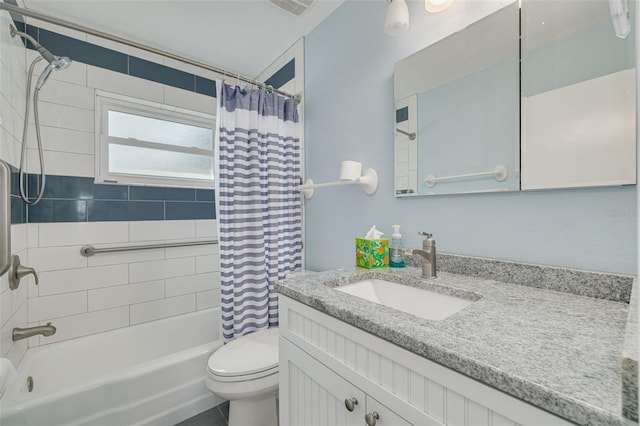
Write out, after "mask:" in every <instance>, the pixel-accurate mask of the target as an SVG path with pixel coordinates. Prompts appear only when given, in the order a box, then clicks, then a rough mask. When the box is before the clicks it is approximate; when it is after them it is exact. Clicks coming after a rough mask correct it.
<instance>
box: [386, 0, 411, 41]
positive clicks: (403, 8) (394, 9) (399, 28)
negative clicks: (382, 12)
mask: <svg viewBox="0 0 640 426" xmlns="http://www.w3.org/2000/svg"><path fill="white" fill-rule="evenodd" d="M387 1H388V2H389V8H388V9H387V14H386V16H385V17H384V32H385V33H387V34H389V35H390V36H397V35H399V34H401V33H403V32H405V31H406V30H407V29H408V28H409V8H408V7H407V3H405V1H404V0H387Z"/></svg>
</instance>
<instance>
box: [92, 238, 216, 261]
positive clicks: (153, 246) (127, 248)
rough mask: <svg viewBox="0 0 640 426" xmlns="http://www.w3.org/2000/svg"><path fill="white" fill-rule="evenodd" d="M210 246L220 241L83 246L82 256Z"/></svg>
mask: <svg viewBox="0 0 640 426" xmlns="http://www.w3.org/2000/svg"><path fill="white" fill-rule="evenodd" d="M209 244H218V240H202V241H185V242H179V243H178V242H176V243H158V244H144V245H139V246H120V247H105V248H95V247H94V246H92V245H86V246H83V247H82V248H81V249H80V254H81V255H83V256H84V257H91V256H93V255H94V254H99V253H113V252H116V251H133V250H150V249H158V248H172V247H190V246H204V245H209Z"/></svg>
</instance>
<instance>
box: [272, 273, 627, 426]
mask: <svg viewBox="0 0 640 426" xmlns="http://www.w3.org/2000/svg"><path fill="white" fill-rule="evenodd" d="M439 274H440V275H441V277H440V278H438V279H437V280H432V281H428V282H425V281H424V280H420V278H418V277H419V270H418V268H406V271H402V272H401V273H399V274H396V273H394V272H389V270H386V271H368V270H362V269H357V268H348V269H343V270H337V271H331V272H327V273H320V274H315V275H309V276H308V277H306V278H305V277H304V276H297V277H295V278H289V279H287V280H285V281H283V282H282V283H280V284H279V289H280V293H281V294H280V302H279V303H280V305H279V306H280V334H281V336H280V424H281V425H282V426H303V425H304V426H306V425H374V424H375V425H379V426H383V425H393V426H403V425H469V426H477V425H545V426H547V425H549V426H552V425H569V424H601V425H605V424H611V425H627V424H634V423H633V422H631V421H629V420H626V419H624V418H623V417H622V415H621V409H620V406H619V401H620V399H621V398H620V394H621V390H620V389H621V388H620V380H621V379H620V369H619V360H620V356H621V348H620V347H617V348H612V347H611V346H616V345H617V344H618V342H621V341H622V340H624V329H625V327H626V321H627V311H628V304H627V303H624V302H614V301H610V300H602V299H598V298H590V297H577V296H576V295H573V294H562V293H558V292H555V291H547V290H542V289H539V288H532V287H529V286H520V285H513V284H507V283H500V282H497V281H490V280H486V279H480V278H477V277H469V276H464V275H456V274H451V273H446V272H444V273H443V272H439ZM599 275H602V277H598V276H595V277H593V279H595V280H598V279H602V280H603V281H607V280H609V281H607V284H606V285H611V286H613V287H616V288H617V290H615V291H614V292H613V293H615V292H616V291H618V292H619V293H620V294H619V296H621V297H622V299H624V298H627V302H628V297H629V293H628V292H630V289H631V285H632V284H631V283H632V281H630V280H631V278H630V277H624V276H620V277H619V278H620V280H619V281H615V280H614V281H615V283H613V284H612V281H611V280H610V279H609V278H604V277H605V275H604V274H599ZM606 277H608V275H606ZM370 278H376V279H385V280H389V281H396V282H401V283H402V284H399V285H404V284H407V285H410V286H417V287H421V288H425V289H427V290H431V291H436V292H444V293H445V294H446V293H450V294H449V295H450V296H455V297H456V298H462V299H467V300H469V301H470V302H471V303H470V304H469V305H468V306H466V307H464V308H462V309H461V310H460V311H459V312H457V313H454V314H452V315H451V316H449V317H448V318H445V319H443V320H440V321H433V320H426V319H422V318H419V317H417V316H414V315H411V314H408V313H405V312H401V311H398V310H397V309H392V308H389V307H387V306H383V305H380V304H376V303H373V302H371V301H369V300H365V299H362V298H360V297H355V296H353V295H350V294H345V293H344V292H342V291H336V290H335V289H334V288H333V287H336V286H341V285H345V284H348V283H351V282H354V281H358V280H361V279H370ZM625 287H628V288H625ZM605 292H606V291H605ZM610 293H611V292H610ZM590 312H591V313H592V314H590ZM588 315H591V317H590V318H588V317H587V316H588ZM558 322H559V323H558ZM554 323H557V324H556V325H557V326H556V327H555V328H554V327H552V325H553V324H554ZM594 328H598V330H595V331H594V330H593V329H594ZM590 329H591V331H590ZM592 331H593V333H592ZM461 373H462V374H461ZM589 375H592V377H589ZM612 393H615V394H617V395H611V394H612ZM598 404H600V405H598Z"/></svg>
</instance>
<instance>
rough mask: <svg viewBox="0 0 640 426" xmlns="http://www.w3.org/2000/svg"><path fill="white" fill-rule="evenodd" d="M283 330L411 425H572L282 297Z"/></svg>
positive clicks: (282, 331)
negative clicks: (424, 421)
mask: <svg viewBox="0 0 640 426" xmlns="http://www.w3.org/2000/svg"><path fill="white" fill-rule="evenodd" d="M280 330H281V334H282V335H283V336H284V337H285V338H286V339H288V340H290V341H291V342H293V343H294V344H295V345H297V346H299V347H300V348H301V349H302V350H304V351H305V352H307V353H310V354H311V355H312V356H314V357H315V358H317V359H318V360H319V361H320V362H322V363H323V364H325V365H327V366H328V367H329V368H331V369H332V370H334V371H335V372H336V373H338V374H340V375H341V376H343V377H345V378H347V380H349V381H350V382H352V383H353V384H354V385H356V386H359V387H360V388H363V389H367V393H369V394H371V396H372V397H374V398H376V399H379V400H381V401H383V402H385V403H386V404H387V405H388V406H389V408H390V409H392V410H394V411H395V412H397V413H402V414H403V415H404V414H405V412H407V411H409V412H412V413H414V414H413V415H410V416H408V417H407V418H408V419H409V420H411V419H410V417H415V415H418V414H422V415H424V414H426V415H428V416H429V417H430V418H433V419H435V420H437V421H438V422H439V423H440V424H442V425H456V426H457V425H461V426H476V425H478V424H487V425H505V426H506V425H509V426H518V425H520V424H522V425H540V424H545V425H549V426H551V425H563V426H566V425H569V424H571V423H569V422H567V421H565V420H563V419H561V418H559V417H556V416H554V415H552V414H549V413H547V412H545V411H542V410H540V409H538V408H536V407H534V406H532V405H530V404H527V403H525V402H523V401H520V400H518V399H516V398H513V397H511V396H509V395H506V394H504V393H502V392H500V391H498V390H496V389H493V388H491V387H489V386H486V385H484V384H482V383H480V382H477V381H476V380H473V379H471V378H468V377H466V376H463V375H461V374H458V373H456V372H454V371H452V370H449V369H447V368H445V367H443V366H440V365H438V364H436V363H433V362H431V361H429V360H427V359H425V358H422V357H420V356H418V355H415V354H412V353H410V352H408V351H406V350H404V349H401V348H399V347H397V346H395V345H392V344H390V343H388V342H386V341H384V340H382V339H379V338H377V337H375V336H373V335H370V334H368V333H366V332H364V331H361V330H359V329H357V328H355V327H352V326H350V325H348V324H346V323H344V322H342V321H339V320H337V319H335V318H332V317H330V316H328V315H325V314H322V313H320V312H318V311H316V310H314V309H312V308H310V307H308V306H305V305H303V304H300V303H298V302H296V301H293V300H291V299H289V298H287V297H284V296H282V295H280ZM365 360H366V362H364V361H365ZM363 364H364V365H363ZM391 395H392V396H393V398H392V399H391V400H389V397H390V396H391ZM389 401H391V402H389Z"/></svg>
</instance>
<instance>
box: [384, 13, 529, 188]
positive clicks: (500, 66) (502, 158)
mask: <svg viewBox="0 0 640 426" xmlns="http://www.w3.org/2000/svg"><path fill="white" fill-rule="evenodd" d="M518 25H519V8H518V3H517V2H514V3H512V4H510V5H508V6H506V7H504V8H502V9H500V10H498V11H497V12H495V13H492V14H490V15H488V16H486V17H484V18H482V19H480V20H479V21H476V22H475V23H473V24H471V25H470V26H468V27H467V28H465V29H464V30H462V31H460V32H458V33H455V34H453V35H451V36H449V37H446V38H444V39H443V40H440V41H438V42H437V43H434V44H432V45H430V46H427V47H426V48H424V49H422V50H421V51H419V52H417V53H415V54H413V55H411V56H409V57H407V58H405V59H403V60H401V61H400V62H398V63H396V65H395V69H394V92H395V99H396V117H395V128H396V129H395V148H396V149H395V154H396V160H395V169H396V176H395V190H396V196H398V197H406V196H415V195H436V194H460V193H475V192H495V191H517V190H518V189H519V187H520V186H519V185H520V175H519V166H520V157H519V132H520V130H519V120H520V109H519V104H520V93H519V84H520V82H519V28H518Z"/></svg>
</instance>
